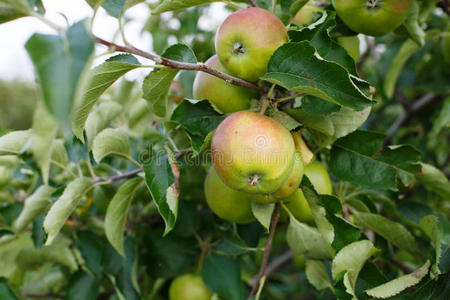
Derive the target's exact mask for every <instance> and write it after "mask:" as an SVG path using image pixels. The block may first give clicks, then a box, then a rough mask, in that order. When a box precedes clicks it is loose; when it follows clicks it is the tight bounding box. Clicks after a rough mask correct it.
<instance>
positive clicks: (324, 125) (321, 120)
mask: <svg viewBox="0 0 450 300" xmlns="http://www.w3.org/2000/svg"><path fill="white" fill-rule="evenodd" d="M285 111H286V112H287V113H288V114H289V115H290V116H292V117H293V118H294V119H295V120H297V121H299V122H300V123H301V124H303V125H304V126H305V127H307V128H311V129H314V130H316V131H318V132H320V133H323V134H325V135H327V136H333V134H334V126H333V123H332V122H331V119H330V118H329V117H328V116H320V115H312V114H310V113H307V112H306V111H304V110H303V109H301V108H288V109H286V110H285Z"/></svg>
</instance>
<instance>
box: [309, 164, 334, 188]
mask: <svg viewBox="0 0 450 300" xmlns="http://www.w3.org/2000/svg"><path fill="white" fill-rule="evenodd" d="M304 172H305V175H306V177H308V179H309V181H311V183H312V185H313V186H314V189H315V190H316V191H317V193H319V194H326V195H331V194H332V193H333V188H332V186H331V180H330V175H328V172H327V170H325V168H324V166H322V164H321V163H319V162H318V161H313V162H312V163H309V164H307V165H306V166H305V170H304Z"/></svg>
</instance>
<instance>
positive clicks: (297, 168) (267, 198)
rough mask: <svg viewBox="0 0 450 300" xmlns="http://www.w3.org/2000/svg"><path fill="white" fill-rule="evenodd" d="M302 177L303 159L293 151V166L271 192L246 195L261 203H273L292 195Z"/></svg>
mask: <svg viewBox="0 0 450 300" xmlns="http://www.w3.org/2000/svg"><path fill="white" fill-rule="evenodd" d="M302 178H303V161H302V158H301V156H300V153H299V152H298V151H295V158H294V167H293V169H292V172H291V174H290V175H289V177H288V179H286V181H285V182H284V183H283V185H282V186H281V187H280V188H279V189H278V190H276V192H275V193H273V194H250V193H248V194H247V195H248V197H249V198H250V199H252V200H255V201H258V202H262V203H275V202H278V201H280V200H282V199H285V198H287V197H289V196H290V195H292V194H293V193H294V192H295V190H297V189H298V186H299V185H300V182H302Z"/></svg>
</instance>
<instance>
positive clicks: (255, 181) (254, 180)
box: [248, 174, 261, 186]
mask: <svg viewBox="0 0 450 300" xmlns="http://www.w3.org/2000/svg"><path fill="white" fill-rule="evenodd" d="M260 180H261V176H259V175H258V174H252V175H250V176H248V184H249V185H250V186H256V185H258V183H259V181H260Z"/></svg>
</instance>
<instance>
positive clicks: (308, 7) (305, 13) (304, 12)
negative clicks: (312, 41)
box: [292, 1, 323, 25]
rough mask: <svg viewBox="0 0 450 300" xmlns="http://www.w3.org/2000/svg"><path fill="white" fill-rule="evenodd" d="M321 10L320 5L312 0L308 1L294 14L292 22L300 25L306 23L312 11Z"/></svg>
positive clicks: (310, 18) (309, 19)
mask: <svg viewBox="0 0 450 300" xmlns="http://www.w3.org/2000/svg"><path fill="white" fill-rule="evenodd" d="M322 11H323V8H322V7H321V6H318V5H316V4H314V1H309V2H308V3H306V4H305V5H304V6H303V7H302V8H301V9H300V10H299V11H298V12H297V13H296V14H295V17H294V19H292V22H293V23H296V24H300V25H303V24H308V23H309V22H310V21H311V20H312V18H313V16H314V13H319V12H322Z"/></svg>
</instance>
